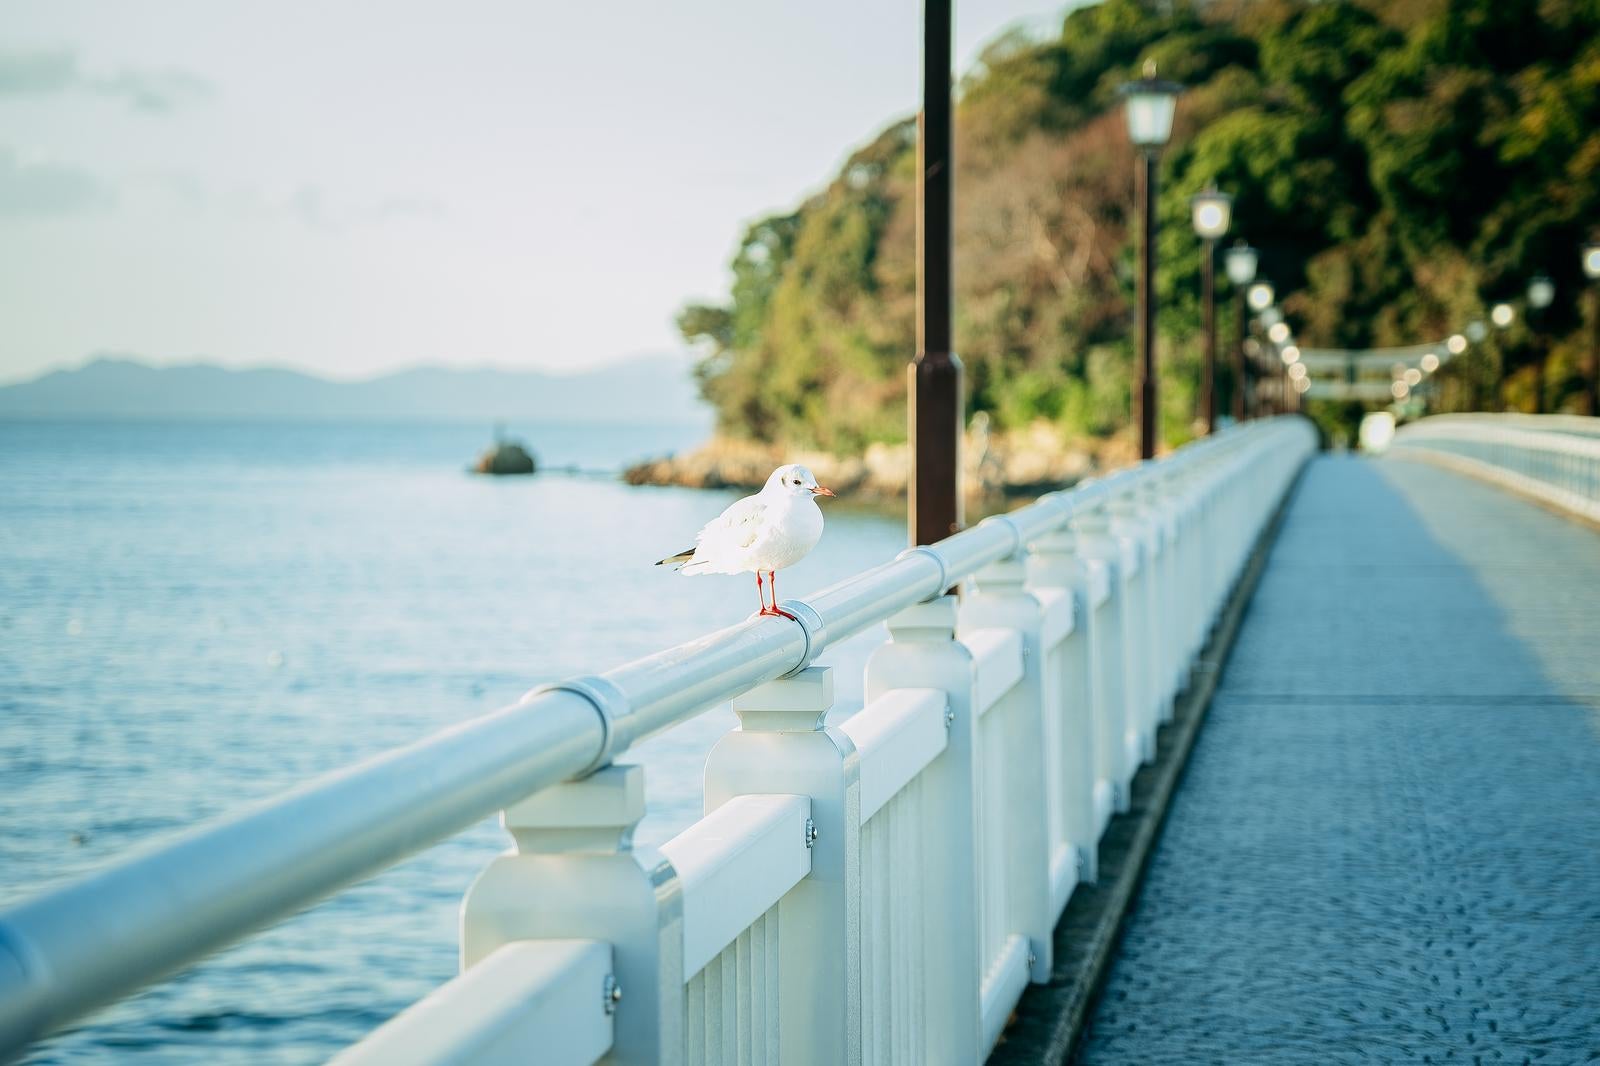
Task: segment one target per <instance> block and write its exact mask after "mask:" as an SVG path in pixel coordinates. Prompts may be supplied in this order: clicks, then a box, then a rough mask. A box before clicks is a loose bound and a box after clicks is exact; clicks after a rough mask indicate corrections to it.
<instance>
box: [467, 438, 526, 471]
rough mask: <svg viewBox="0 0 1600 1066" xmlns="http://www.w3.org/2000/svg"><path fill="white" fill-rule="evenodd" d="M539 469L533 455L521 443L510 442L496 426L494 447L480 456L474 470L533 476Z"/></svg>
mask: <svg viewBox="0 0 1600 1066" xmlns="http://www.w3.org/2000/svg"><path fill="white" fill-rule="evenodd" d="M537 468H538V464H537V463H536V462H534V459H533V453H531V452H529V451H528V449H527V448H525V447H523V446H522V443H521V442H520V441H514V440H508V439H507V438H506V437H505V435H504V433H503V432H502V430H501V427H499V426H496V427H495V431H494V446H493V447H492V448H490V449H489V450H488V451H486V452H484V453H483V454H482V455H480V456H478V462H477V464H476V465H474V466H473V468H472V469H473V470H474V471H475V472H476V473H479V474H495V475H501V474H531V473H533V472H534V470H535V469H537Z"/></svg>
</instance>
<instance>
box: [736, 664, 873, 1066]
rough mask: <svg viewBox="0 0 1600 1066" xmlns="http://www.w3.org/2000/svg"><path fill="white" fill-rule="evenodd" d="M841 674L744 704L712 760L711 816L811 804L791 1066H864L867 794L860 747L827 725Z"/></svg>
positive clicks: (784, 931)
mask: <svg viewBox="0 0 1600 1066" xmlns="http://www.w3.org/2000/svg"><path fill="white" fill-rule="evenodd" d="M832 706H833V670H832V668H831V667H825V666H811V667H807V668H806V669H804V670H802V671H800V672H799V673H798V674H796V675H794V676H793V677H788V678H780V679H779V680H777V681H769V682H767V683H766V684H764V685H759V686H757V687H756V688H753V689H751V690H750V691H749V692H747V693H745V694H744V695H743V696H739V697H736V698H735V699H734V701H733V709H734V712H735V713H736V714H738V716H739V728H738V729H736V730H734V731H732V732H730V733H727V734H725V735H724V736H723V737H722V739H721V740H719V741H717V744H716V746H715V747H714V748H712V750H711V754H710V756H709V757H708V758H707V759H706V777H705V810H706V813H707V814H709V813H711V812H712V811H714V810H716V809H717V808H718V807H720V806H721V805H722V804H724V803H726V802H727V801H728V800H730V799H732V798H734V797H735V796H744V795H751V794H766V793H785V794H790V795H798V796H809V797H810V798H811V817H812V823H813V828H814V831H815V835H814V842H813V844H812V846H811V873H810V874H809V875H807V876H806V877H805V879H804V880H802V881H801V882H800V883H799V884H797V885H795V887H794V888H792V889H790V890H789V892H788V894H787V895H785V896H784V898H783V901H782V902H781V903H780V904H779V905H778V942H779V945H780V947H779V961H778V973H779V977H778V982H779V989H780V997H781V998H780V1001H779V1008H778V1028H779V1034H780V1040H781V1053H780V1056H781V1061H783V1062H785V1063H811V1062H836V1063H841V1064H859V1063H860V1062H861V1047H862V1034H861V987H860V982H861V959H860V955H861V923H860V917H859V916H860V906H861V899H860V897H861V795H860V767H859V764H858V761H857V758H856V749H855V744H854V743H853V742H852V741H851V740H850V738H849V737H848V736H846V735H845V734H844V733H843V732H841V731H839V730H838V729H830V728H827V727H826V726H825V725H824V721H823V720H824V719H825V718H826V716H827V713H828V709H829V708H830V707H832Z"/></svg>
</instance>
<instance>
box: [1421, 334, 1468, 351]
mask: <svg viewBox="0 0 1600 1066" xmlns="http://www.w3.org/2000/svg"><path fill="white" fill-rule="evenodd" d="M1444 346H1445V347H1446V348H1448V349H1450V354H1451V355H1460V354H1461V353H1462V352H1464V351H1466V350H1467V338H1465V337H1463V336H1462V335H1461V334H1459V333H1452V334H1451V335H1450V339H1449V340H1447V341H1445V342H1444ZM1430 354H1431V353H1430Z"/></svg>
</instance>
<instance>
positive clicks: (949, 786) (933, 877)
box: [866, 596, 984, 1066]
mask: <svg viewBox="0 0 1600 1066" xmlns="http://www.w3.org/2000/svg"><path fill="white" fill-rule="evenodd" d="M956 615H957V601H956V597H955V596H941V597H939V598H938V599H936V600H932V601H930V602H928V603H922V604H918V605H916V606H915V607H909V608H907V609H906V610H903V611H901V612H900V613H899V614H897V615H895V616H893V617H892V618H890V619H889V634H890V637H891V640H890V641H889V643H887V644H884V645H881V646H880V647H879V648H878V649H877V650H876V651H874V652H873V653H872V657H871V659H870V660H868V662H867V676H866V681H867V692H866V696H867V699H868V700H869V701H871V700H875V699H878V698H879V697H881V696H883V695H884V694H885V693H887V692H889V691H890V690H892V689H897V688H917V689H929V688H931V689H939V690H941V691H943V692H944V693H945V695H946V696H947V698H948V699H949V712H948V715H947V718H948V721H949V724H950V743H949V745H948V746H947V747H946V748H945V750H944V751H943V752H941V753H940V754H939V756H938V758H936V759H934V761H933V762H931V763H929V764H928V766H927V768H926V769H925V770H923V772H922V775H923V785H922V787H923V795H924V800H925V802H926V804H927V812H928V814H927V817H928V824H929V825H930V826H932V827H934V829H933V832H932V834H931V839H929V840H928V841H927V842H926V847H925V849H924V854H925V855H926V856H927V861H928V868H927V869H926V870H925V871H924V875H925V876H924V883H923V895H924V909H925V912H926V913H928V914H930V915H942V916H944V919H943V920H944V921H945V922H946V923H947V926H946V928H945V929H944V930H943V932H944V935H942V936H935V937H932V938H930V940H929V942H928V945H927V951H926V954H925V956H924V962H925V966H926V972H927V990H928V999H927V1003H926V1008H925V1011H924V1014H923V1017H924V1018H925V1019H926V1020H927V1025H928V1034H927V1041H926V1047H927V1049H928V1055H929V1059H928V1061H929V1063H930V1066H933V1064H950V1066H966V1064H970V1063H975V1062H981V1061H982V1060H983V1057H984V1056H983V1048H982V1047H981V1044H982V1034H981V1030H980V1025H979V1012H980V1010H981V989H982V984H981V982H982V974H981V972H980V964H979V961H978V954H979V952H978V937H979V930H978V919H979V915H978V871H977V862H978V847H977V814H976V811H975V809H974V806H973V796H974V789H975V787H976V784H977V782H976V777H977V774H976V765H975V760H976V757H977V734H978V720H977V715H976V713H975V712H974V710H973V700H972V695H973V667H972V656H971V654H970V653H969V652H968V651H967V649H966V647H965V646H963V645H962V644H960V643H959V642H957V640H956V639H955V636H956Z"/></svg>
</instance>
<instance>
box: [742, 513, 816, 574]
mask: <svg viewBox="0 0 1600 1066" xmlns="http://www.w3.org/2000/svg"><path fill="white" fill-rule="evenodd" d="M821 539H822V508H820V507H818V506H817V501H816V500H814V499H812V498H811V497H809V496H785V497H783V498H782V499H781V500H780V501H779V502H778V503H777V504H776V505H774V506H773V507H772V508H771V510H770V511H769V512H768V517H767V528H766V529H765V530H763V531H762V535H761V536H759V537H757V538H756V541H755V543H754V544H752V545H750V551H749V556H748V558H747V559H746V562H745V568H746V569H748V570H782V569H783V568H784V567H786V566H793V565H794V564H795V563H798V562H799V561H800V560H801V559H804V558H805V557H806V555H807V554H808V553H809V552H810V551H811V549H812V548H815V547H816V546H817V541H819V540H821Z"/></svg>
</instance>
